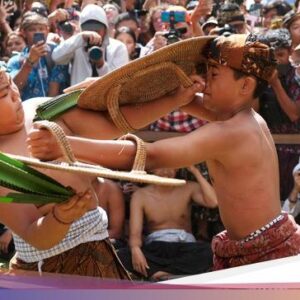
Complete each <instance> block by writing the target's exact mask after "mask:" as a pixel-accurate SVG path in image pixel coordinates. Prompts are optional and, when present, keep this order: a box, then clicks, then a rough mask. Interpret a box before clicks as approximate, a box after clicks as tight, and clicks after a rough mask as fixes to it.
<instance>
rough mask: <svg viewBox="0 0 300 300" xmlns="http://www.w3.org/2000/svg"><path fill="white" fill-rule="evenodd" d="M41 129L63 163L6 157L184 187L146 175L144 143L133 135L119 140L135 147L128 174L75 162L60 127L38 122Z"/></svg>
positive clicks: (15, 156) (182, 183)
mask: <svg viewBox="0 0 300 300" xmlns="http://www.w3.org/2000/svg"><path fill="white" fill-rule="evenodd" d="M39 124H40V127H41V128H46V129H48V130H49V131H50V132H51V133H52V134H53V135H54V136H55V138H56V140H57V142H58V144H59V145H60V147H61V150H62V152H63V154H64V161H63V162H61V161H52V162H43V161H40V160H38V159H34V158H30V157H23V156H17V155H11V154H8V153H7V155H8V156H10V157H12V158H15V159H18V160H19V161H22V162H23V163H26V164H28V165H30V166H33V167H38V168H44V169H53V170H60V171H65V172H71V173H78V174H85V175H91V176H97V177H104V178H110V179H119V180H127V181H134V182H140V183H150V184H158V185H166V186H179V185H184V184H185V180H180V179H173V178H166V177H159V176H156V175H152V174H147V173H146V172H145V162H146V152H145V144H144V142H143V141H142V140H141V139H140V138H138V137H137V136H135V135H133V134H127V135H125V136H123V137H121V138H120V139H130V140H133V141H134V142H135V143H136V145H137V151H136V156H135V160H134V163H133V167H132V170H131V171H130V172H125V171H115V170H111V169H108V168H104V167H102V166H99V165H91V164H86V163H81V162H78V161H77V160H76V158H75V157H74V154H73V152H72V149H71V146H70V144H69V142H68V140H67V139H66V136H65V134H64V132H63V130H62V128H61V127H59V126H58V125H57V124H56V123H53V122H49V121H41V122H39Z"/></svg>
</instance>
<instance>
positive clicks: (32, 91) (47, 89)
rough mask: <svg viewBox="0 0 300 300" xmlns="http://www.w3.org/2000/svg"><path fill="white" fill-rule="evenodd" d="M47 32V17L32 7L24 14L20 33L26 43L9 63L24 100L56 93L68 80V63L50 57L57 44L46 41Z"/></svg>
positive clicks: (59, 91) (9, 68)
mask: <svg viewBox="0 0 300 300" xmlns="http://www.w3.org/2000/svg"><path fill="white" fill-rule="evenodd" d="M48 32H49V26H48V19H47V18H46V17H44V16H42V15H39V14H37V13H35V12H30V11H29V12H27V13H25V14H24V16H23V21H22V26H21V33H22V35H23V36H24V38H25V41H26V47H25V48H24V49H23V51H22V52H21V53H19V54H17V55H15V56H13V57H12V58H11V59H10V60H9V61H8V64H7V66H8V70H9V72H10V74H11V76H12V77H13V80H14V82H15V83H16V85H17V87H18V88H19V90H20V92H21V98H22V100H23V101H24V100H27V99H29V98H33V97H46V96H56V95H58V94H60V93H61V92H62V90H63V89H64V88H65V87H66V86H67V85H68V84H69V75H68V69H67V66H58V65H55V64H54V62H53V61H52V59H51V53H52V51H53V50H54V48H55V47H56V45H55V44H53V43H49V42H46V40H47V35H48ZM36 34H38V36H37V35H36ZM37 37H38V38H39V40H37V39H36V38H37Z"/></svg>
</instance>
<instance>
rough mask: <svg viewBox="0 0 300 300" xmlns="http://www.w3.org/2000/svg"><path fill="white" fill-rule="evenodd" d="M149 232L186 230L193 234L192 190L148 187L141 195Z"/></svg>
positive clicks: (184, 187) (186, 188)
mask: <svg viewBox="0 0 300 300" xmlns="http://www.w3.org/2000/svg"><path fill="white" fill-rule="evenodd" d="M140 197H141V198H142V199H141V200H142V201H143V204H144V206H143V208H144V214H145V218H146V220H147V221H146V223H147V229H148V231H149V232H154V231H157V230H162V229H184V230H186V231H187V232H191V189H190V188H189V186H188V185H186V186H183V187H170V188H167V187H158V186H148V187H146V188H144V189H143V191H142V192H141V193H140Z"/></svg>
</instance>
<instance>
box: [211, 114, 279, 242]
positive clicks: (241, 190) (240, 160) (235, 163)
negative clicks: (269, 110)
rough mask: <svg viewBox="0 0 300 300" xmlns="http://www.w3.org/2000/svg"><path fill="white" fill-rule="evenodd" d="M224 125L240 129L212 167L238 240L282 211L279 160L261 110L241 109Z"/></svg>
mask: <svg viewBox="0 0 300 300" xmlns="http://www.w3.org/2000/svg"><path fill="white" fill-rule="evenodd" d="M224 125H225V126H227V127H228V128H229V130H232V128H234V129H233V130H236V132H235V133H234V138H233V139H230V138H229V139H227V140H228V141H227V142H226V143H232V145H230V144H228V145H229V147H228V149H230V151H229V152H226V153H225V154H224V155H223V156H222V158H221V159H220V160H218V161H217V160H211V161H209V162H208V167H209V172H210V174H211V177H212V182H213V185H214V187H215V189H216V193H217V197H218V204H219V209H220V214H221V218H222V221H223V223H224V226H225V228H226V229H227V231H228V233H229V236H230V238H232V239H237V240H238V239H242V238H244V237H245V236H247V235H248V234H250V233H251V232H253V231H255V230H257V229H259V228H260V227H262V226H264V225H265V224H267V223H268V222H270V221H271V220H272V219H274V218H275V217H276V216H278V215H279V214H280V211H281V205H280V198H279V178H278V161H277V154H276V150H275V146H274V142H273V139H272V136H271V134H270V132H269V130H268V128H267V126H266V123H265V121H264V120H263V119H262V118H261V117H260V116H259V115H258V114H256V113H254V112H251V113H249V114H247V113H241V114H238V115H236V116H235V117H233V118H232V119H230V120H228V121H225V122H224ZM225 130H227V129H225ZM239 135H240V136H239ZM228 145H225V146H228Z"/></svg>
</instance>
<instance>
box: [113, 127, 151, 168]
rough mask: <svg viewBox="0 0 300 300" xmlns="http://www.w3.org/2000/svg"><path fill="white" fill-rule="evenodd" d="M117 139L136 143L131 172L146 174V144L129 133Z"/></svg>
mask: <svg viewBox="0 0 300 300" xmlns="http://www.w3.org/2000/svg"><path fill="white" fill-rule="evenodd" d="M119 140H131V141H134V142H135V143H136V154H135V158H134V162H133V166H132V170H131V172H134V173H140V174H146V172H145V165H146V146H145V143H144V141H143V140H142V139H140V138H139V137H137V136H136V135H134V134H131V133H128V134H126V135H123V136H121V137H120V138H119Z"/></svg>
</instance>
